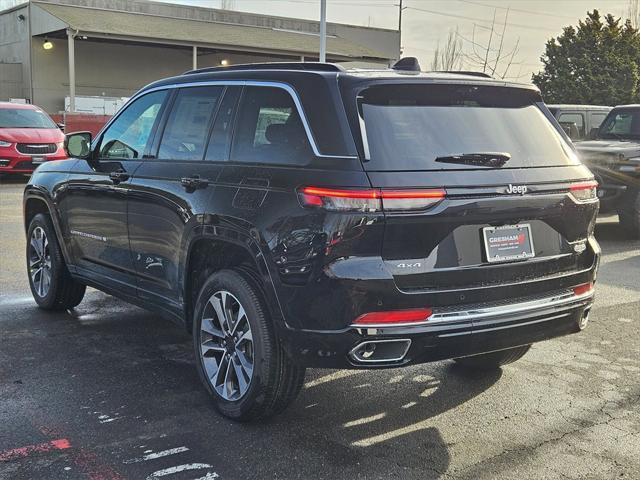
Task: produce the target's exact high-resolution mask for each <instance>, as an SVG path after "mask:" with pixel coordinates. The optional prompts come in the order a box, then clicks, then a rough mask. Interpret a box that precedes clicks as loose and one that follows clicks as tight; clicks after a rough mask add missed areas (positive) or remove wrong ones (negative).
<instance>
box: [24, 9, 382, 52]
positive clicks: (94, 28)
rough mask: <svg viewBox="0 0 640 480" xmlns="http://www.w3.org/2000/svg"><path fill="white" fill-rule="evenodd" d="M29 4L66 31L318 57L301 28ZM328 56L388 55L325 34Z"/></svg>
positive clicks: (313, 37) (314, 44) (313, 39)
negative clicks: (47, 15) (278, 27)
mask: <svg viewBox="0 0 640 480" xmlns="http://www.w3.org/2000/svg"><path fill="white" fill-rule="evenodd" d="M34 5H37V6H38V7H39V8H41V9H42V10H44V11H45V12H47V13H48V14H50V15H52V16H53V17H55V18H56V19H58V20H60V21H61V22H63V23H64V24H66V25H67V26H68V27H69V28H70V29H72V30H74V31H77V32H80V33H81V34H85V35H89V36H91V34H94V35H98V36H102V37H110V38H122V39H126V38H128V39H132V40H135V41H149V42H151V43H164V44H173V45H188V46H192V45H197V46H201V47H208V48H223V49H228V50H237V51H243V52H272V53H280V54H289V55H291V54H295V55H307V56H317V55H318V44H319V38H318V36H317V35H313V34H309V33H306V32H293V31H289V30H278V29H274V28H269V27H256V26H247V25H235V24H228V23H220V22H209V21H202V20H191V19H184V18H172V17H163V16H156V15H148V14H143V13H134V12H123V11H112V10H102V9H97V8H87V7H76V6H70V5H60V4H52V3H43V2H34ZM43 33H45V32H43ZM327 54H328V55H329V56H330V57H333V58H336V59H378V60H387V56H386V55H385V54H383V53H381V52H378V51H375V50H373V49H371V48H369V47H367V46H364V45H359V44H357V43H355V42H353V41H351V40H347V39H344V38H340V37H336V36H332V37H328V38H327Z"/></svg>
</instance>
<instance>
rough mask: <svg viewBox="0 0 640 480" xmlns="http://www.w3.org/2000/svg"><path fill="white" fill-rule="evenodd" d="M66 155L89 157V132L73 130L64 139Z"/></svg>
mask: <svg viewBox="0 0 640 480" xmlns="http://www.w3.org/2000/svg"><path fill="white" fill-rule="evenodd" d="M64 149H65V150H66V151H67V155H69V156H70V157H74V158H89V156H90V155H91V132H74V133H70V134H68V135H67V136H66V137H65V139H64Z"/></svg>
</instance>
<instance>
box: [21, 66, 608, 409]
mask: <svg viewBox="0 0 640 480" xmlns="http://www.w3.org/2000/svg"><path fill="white" fill-rule="evenodd" d="M67 150H68V152H69V153H70V155H71V156H72V157H74V158H73V159H70V160H66V161H60V162H49V163H46V164H43V165H42V166H40V167H39V168H38V169H37V171H36V172H35V173H34V175H33V177H32V178H31V181H30V182H29V184H28V185H27V187H26V190H25V195H24V218H25V226H26V230H27V236H28V242H27V244H28V245H27V262H28V270H29V280H30V283H31V290H32V292H33V295H34V297H35V299H36V302H37V303H38V305H40V306H41V307H42V308H45V309H67V308H72V307H74V306H76V305H78V303H79V302H80V301H81V299H82V297H83V295H84V291H85V286H86V285H90V286H92V287H95V288H98V289H100V290H103V291H105V292H108V293H111V294H113V295H116V296H118V297H120V298H123V299H125V300H128V301H130V302H132V303H135V304H138V305H141V306H143V307H145V308H148V309H151V310H154V311H156V312H159V313H161V314H163V315H166V316H168V317H171V318H173V319H175V320H176V321H178V322H180V323H182V324H183V325H185V326H186V328H187V329H188V330H189V331H191V332H193V339H194V349H195V353H196V357H197V368H198V371H199V373H200V376H201V377H202V381H203V383H204V385H205V387H206V388H207V390H208V391H209V393H210V394H211V396H212V398H213V399H214V402H215V405H216V407H217V409H218V410H219V411H220V412H222V413H223V414H224V415H226V416H228V417H230V418H233V419H237V420H250V419H256V418H259V417H264V416H267V415H271V414H274V413H276V412H278V411H280V410H282V409H284V408H285V407H286V406H287V405H288V404H289V403H290V402H291V401H292V400H293V399H294V398H295V396H296V394H297V393H298V392H299V390H300V388H301V386H302V383H303V379H304V372H305V368H306V367H333V368H383V367H399V366H405V365H410V364H417V363H423V362H429V361H434V360H442V359H451V358H454V359H456V360H457V361H458V362H460V363H461V364H463V365H466V366H469V367H472V368H473V367H475V368H498V367H499V366H500V365H503V364H506V363H509V362H513V361H515V360H517V359H519V358H520V357H522V356H523V355H524V354H525V353H526V352H527V350H528V349H529V347H530V345H531V344H532V343H534V342H537V341H540V340H545V339H549V338H552V337H557V336H560V335H565V334H569V333H572V332H577V331H578V330H580V329H582V328H584V326H585V325H586V323H587V317H588V313H589V309H590V308H591V305H592V302H593V295H594V291H593V282H594V281H595V276H596V268H597V265H598V259H599V247H598V244H597V243H596V241H595V239H594V237H593V235H592V232H593V229H594V223H595V218H596V213H597V210H598V199H597V197H596V193H595V191H596V184H595V182H594V180H593V175H592V174H591V172H590V171H589V170H588V169H587V168H586V167H585V166H583V165H582V164H581V163H580V161H579V160H578V157H577V156H576V154H575V152H574V150H573V148H572V146H571V142H570V141H569V140H568V138H567V136H566V135H565V133H564V132H563V130H562V128H561V127H560V126H559V125H558V123H557V122H556V121H555V119H554V118H553V116H552V115H551V114H550V112H549V111H548V110H547V108H546V107H545V106H544V104H543V103H542V100H541V98H540V94H539V92H538V90H536V89H535V88H534V87H532V86H527V85H520V84H511V83H506V82H504V81H497V80H492V79H490V78H483V77H480V76H473V75H468V74H466V75H456V74H445V73H442V74H437V73H434V74H425V73H420V72H415V71H403V70H393V69H389V70H382V71H357V70H354V71H345V70H343V69H342V68H340V67H338V66H335V65H330V64H304V63H300V64H271V65H269V64H265V65H251V66H238V67H232V68H224V69H204V70H197V71H192V72H188V73H186V74H184V75H181V76H178V77H174V78H168V79H165V80H161V81H158V82H156V83H153V84H151V85H149V86H147V87H145V88H143V89H142V90H141V91H140V92H138V93H137V94H136V95H135V96H134V97H133V98H132V99H131V100H130V101H129V103H128V104H127V105H126V106H125V107H124V108H123V109H122V110H121V111H120V112H119V113H118V114H117V115H116V116H115V117H114V118H113V119H112V120H111V121H110V123H108V124H107V125H106V126H105V127H104V128H103V130H102V131H101V132H100V134H99V135H98V136H97V137H96V138H95V139H93V140H91V138H90V135H89V134H87V133H76V134H71V135H69V136H68V138H67Z"/></svg>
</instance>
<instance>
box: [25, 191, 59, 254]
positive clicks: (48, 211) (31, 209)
mask: <svg viewBox="0 0 640 480" xmlns="http://www.w3.org/2000/svg"><path fill="white" fill-rule="evenodd" d="M39 213H43V214H45V215H49V217H50V218H51V223H53V228H54V230H55V234H56V237H57V239H58V244H59V245H60V249H61V251H62V255H63V258H64V261H65V263H66V264H67V266H68V267H69V266H70V265H71V262H70V261H69V260H70V256H69V252H68V250H67V242H66V241H64V240H65V239H64V235H63V233H62V228H61V225H60V215H59V212H58V210H57V208H56V207H55V204H54V202H53V200H52V199H51V198H50V197H49V196H48V195H47V194H46V193H45V192H43V191H41V190H39V189H33V188H31V189H30V188H29V186H27V189H26V190H25V193H24V198H23V203H22V215H23V219H24V231H25V235H26V234H27V232H28V231H29V225H30V224H31V221H32V220H33V218H34V217H35V216H36V215H38V214H39Z"/></svg>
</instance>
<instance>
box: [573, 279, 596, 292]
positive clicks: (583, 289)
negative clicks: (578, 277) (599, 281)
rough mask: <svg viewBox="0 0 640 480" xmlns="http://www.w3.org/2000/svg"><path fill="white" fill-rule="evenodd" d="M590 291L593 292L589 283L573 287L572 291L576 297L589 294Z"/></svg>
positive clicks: (591, 284)
mask: <svg viewBox="0 0 640 480" xmlns="http://www.w3.org/2000/svg"><path fill="white" fill-rule="evenodd" d="M591 290H593V283H592V282H589V283H585V284H582V285H578V286H577V287H575V288H574V289H573V293H575V294H576V295H584V294H585V293H587V292H590V291H591Z"/></svg>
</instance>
